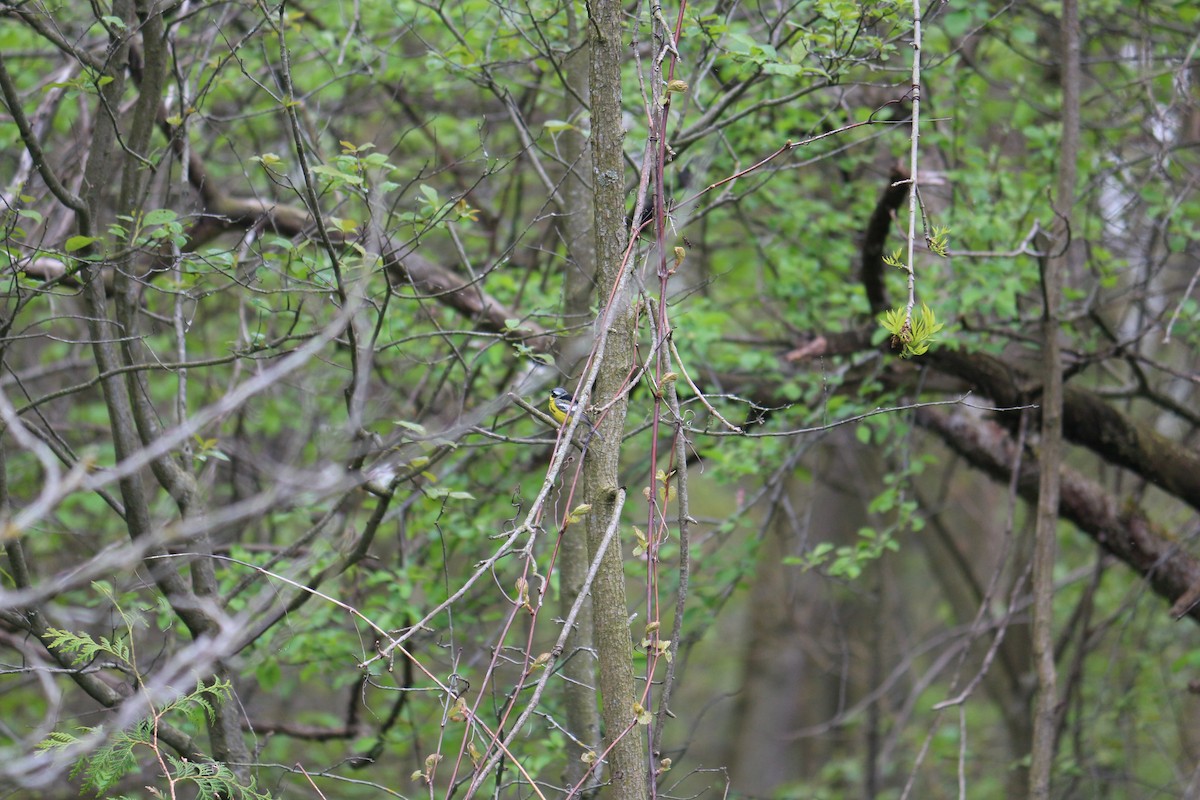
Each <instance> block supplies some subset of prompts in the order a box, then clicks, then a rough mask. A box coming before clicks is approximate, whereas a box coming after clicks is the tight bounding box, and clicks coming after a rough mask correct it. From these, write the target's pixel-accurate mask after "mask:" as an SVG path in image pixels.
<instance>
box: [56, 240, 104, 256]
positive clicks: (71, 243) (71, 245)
mask: <svg viewBox="0 0 1200 800" xmlns="http://www.w3.org/2000/svg"><path fill="white" fill-rule="evenodd" d="M98 241H100V239H99V238H97V237H95V236H72V237H71V238H70V239H67V241H66V242H65V243H64V244H63V249H64V250H66V251H67V252H68V253H74V252H75V251H76V250H82V249H83V248H85V247H87V246H88V245H91V244H94V243H96V242H98Z"/></svg>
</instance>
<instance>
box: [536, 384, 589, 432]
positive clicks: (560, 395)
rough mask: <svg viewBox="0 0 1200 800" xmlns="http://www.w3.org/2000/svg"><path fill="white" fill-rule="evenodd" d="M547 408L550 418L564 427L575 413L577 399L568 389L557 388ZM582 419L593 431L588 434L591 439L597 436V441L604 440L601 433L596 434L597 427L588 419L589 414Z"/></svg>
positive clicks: (552, 392)
mask: <svg viewBox="0 0 1200 800" xmlns="http://www.w3.org/2000/svg"><path fill="white" fill-rule="evenodd" d="M546 407H547V408H548V409H549V410H550V416H552V417H554V421H555V422H557V423H558V424H559V425H562V424H563V423H564V422H566V421H567V419H568V418H569V417H570V416H571V415H572V414H574V413H575V407H576V403H575V398H574V397H572V396H571V393H570V392H568V391H567V390H566V389H564V388H562V387H561V386H555V387H554V388H553V389H551V390H550V402H549V403H547V404H546ZM580 419H582V420H583V421H584V422H585V423H586V424H587V426H588V429H589V430H590V431H591V432H590V433H589V434H588V438H589V439H590V438H592V436H595V437H596V438H597V439H602V438H603V437H602V436H600V434H599V433H597V432H596V426H595V425H593V424H592V421H591V420H590V419H588V417H587V414H582V415H580Z"/></svg>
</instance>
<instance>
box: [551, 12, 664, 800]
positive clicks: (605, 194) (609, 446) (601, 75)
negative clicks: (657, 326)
mask: <svg viewBox="0 0 1200 800" xmlns="http://www.w3.org/2000/svg"><path fill="white" fill-rule="evenodd" d="M589 8H590V12H591V18H590V20H589V25H588V38H589V45H590V47H591V59H592V69H591V100H592V103H591V106H592V182H593V197H594V202H595V216H594V220H595V229H596V231H595V236H596V279H597V280H596V285H597V287H598V291H599V292H600V293H601V294H600V297H601V305H602V306H603V305H604V301H605V298H607V295H608V291H609V289H610V288H611V287H613V286H615V285H617V284H618V283H619V282H620V279H621V274H622V270H623V269H624V268H625V267H624V256H625V241H626V230H625V191H624V181H623V180H622V174H623V163H622V156H621V140H622V138H623V137H624V131H623V130H622V127H621V54H622V48H621V24H620V20H621V16H620V15H621V4H620V3H618V2H616V0H597V2H593V3H591V4H590V6H589ZM613 302H614V307H612V308H608V309H605V310H604V311H602V312H601V322H600V325H601V326H607V330H601V331H599V332H598V335H599V336H601V337H606V346H605V348H604V352H605V354H604V360H603V362H602V364H601V367H600V371H599V373H598V375H597V379H596V384H595V387H594V390H593V394H594V396H595V397H597V398H598V399H600V400H604V401H607V400H608V399H609V398H612V397H614V396H616V395H617V394H618V393H619V392H620V390H621V388H622V386H623V384H624V382H625V379H626V377H627V376H628V374H629V371H630V369H631V366H632V364H633V344H634V329H633V309H632V306H631V305H630V303H629V299H628V298H627V297H626V296H624V295H620V296H618V297H617V298H616V299H615V300H614V301H613ZM625 412H626V403H625V402H624V400H622V401H619V402H617V403H614V404H613V406H612V407H611V408H610V409H609V410H608V412H607V413H606V414H605V415H604V417H603V419H602V420H601V422H600V426H599V430H600V434H601V437H602V438H600V437H596V438H595V439H593V441H592V444H591V447H590V448H589V453H588V457H587V463H586V466H585V473H584V476H585V491H586V496H587V498H588V501H589V502H590V503H591V504H592V511H591V513H590V514H589V515H588V517H587V530H588V543H589V548H590V550H591V552H593V553H594V552H596V551H597V550H598V549H599V544H600V541H601V539H602V538H603V536H604V531H605V528H606V527H607V525H608V522H609V520H611V519H612V516H613V514H615V513H620V509H618V508H616V503H615V499H616V495H617V488H618V484H617V458H618V455H619V454H620V444H621V438H620V436H621V430H622V429H623V427H624V422H625ZM568 535H570V534H569V533H568ZM592 598H593V601H594V603H595V605H594V620H595V625H596V632H595V635H596V648H597V652H598V654H599V666H600V676H599V687H600V695H601V699H602V717H603V721H604V745H605V748H606V749H608V764H609V785H610V787H611V789H610V796H611V797H613V798H617V799H618V800H645V798H646V797H648V796H649V795H648V791H649V789H648V785H647V763H648V762H647V755H646V747H645V728H644V727H643V726H641V725H639V724H637V722H636V717H635V714H634V710H633V705H634V702H635V700H636V699H637V695H636V694H635V687H634V675H633V647H632V641H631V639H630V634H629V616H628V610H627V606H626V593H625V574H624V568H623V564H622V559H621V548H620V547H619V546H614V547H609V548H608V550H607V551H606V552H605V555H604V559H603V561H602V563H601V566H600V570H599V572H598V573H597V575H596V580H595V584H594V585H593V588H592Z"/></svg>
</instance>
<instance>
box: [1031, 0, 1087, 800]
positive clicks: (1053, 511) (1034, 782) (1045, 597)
mask: <svg viewBox="0 0 1200 800" xmlns="http://www.w3.org/2000/svg"><path fill="white" fill-rule="evenodd" d="M1061 52H1062V54H1063V64H1062V92H1063V103H1062V107H1063V119H1062V127H1063V132H1062V141H1061V143H1060V145H1059V159H1058V186H1057V188H1056V190H1055V198H1054V201H1055V208H1056V213H1057V215H1058V217H1059V219H1060V220H1061V221H1062V224H1061V225H1060V226H1058V227H1059V230H1060V241H1059V242H1056V243H1055V245H1054V246H1055V247H1056V248H1058V250H1059V252H1060V254H1061V255H1056V256H1053V257H1051V258H1048V259H1046V260H1045V262H1044V263H1043V274H1042V288H1043V292H1044V295H1045V297H1044V302H1045V312H1044V314H1043V321H1042V347H1043V351H1042V358H1043V360H1042V379H1043V384H1042V402H1041V406H1042V437H1041V451H1040V460H1041V479H1040V484H1039V487H1038V508H1037V531H1036V533H1035V543H1034V553H1033V593H1034V594H1033V653H1034V656H1033V657H1034V666H1035V668H1036V671H1037V680H1038V691H1037V696H1036V699H1035V701H1034V714H1033V752H1032V753H1031V754H1030V756H1031V757H1030V768H1029V796H1030V797H1031V798H1034V800H1045V798H1049V796H1050V775H1051V772H1052V767H1053V765H1054V739H1055V730H1056V728H1057V721H1058V713H1057V709H1058V687H1057V676H1056V674H1055V666H1054V616H1053V604H1054V557H1055V549H1056V548H1055V544H1056V542H1055V533H1056V530H1057V528H1058V500H1059V464H1060V462H1061V461H1062V400H1063V386H1062V353H1061V351H1060V348H1059V341H1058V336H1059V326H1060V324H1061V323H1060V319H1059V303H1060V301H1061V296H1062V287H1063V279H1064V273H1066V272H1069V271H1073V270H1071V269H1070V267H1071V263H1070V262H1071V252H1072V250H1074V248H1073V246H1072V244H1071V242H1070V239H1069V237H1070V236H1071V233H1072V226H1071V207H1072V206H1073V205H1074V202H1075V178H1076V176H1075V172H1076V169H1075V165H1076V160H1077V158H1078V154H1079V83H1080V69H1079V10H1078V8H1077V6H1076V0H1063V5H1062V51H1061Z"/></svg>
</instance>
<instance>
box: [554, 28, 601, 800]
mask: <svg viewBox="0 0 1200 800" xmlns="http://www.w3.org/2000/svg"><path fill="white" fill-rule="evenodd" d="M567 8H568V11H567V13H568V14H570V15H571V17H570V22H569V24H570V25H571V28H572V33H573V35H572V36H571V39H572V41H574V40H576V38H577V37H578V36H585V38H586V34H584V33H582V32H581V31H579V30H578V26H576V25H575V17H574V13H573V11H572V7H571V6H569V5H568V7H567ZM590 52H591V49H590V48H589V47H588V46H587V45H586V42H585V44H584V45H583V46H582V47H579V48H578V49H576V50H575V51H574V52H572V53H571V54H570V55H569V56H568V57H567V59H566V62H565V70H564V71H565V73H566V81H567V88H568V89H569V90H570V91H568V92H567V93H566V95H565V96H564V98H563V114H562V118H563V119H566V120H578V119H579V118H580V116H582V115H583V114H584V113H585V112H586V109H585V108H584V107H582V105H581V102H582V103H584V104H586V103H587V101H588V71H589V55H588V54H589V53H590ZM560 146H561V148H562V153H563V156H564V158H565V159H566V162H567V164H568V173H567V175H566V176H565V178H564V180H563V183H562V197H563V201H562V210H563V216H562V233H563V238H564V240H565V241H566V249H567V252H566V262H567V270H566V275H565V277H564V281H563V320H564V323H565V326H566V327H567V328H568V329H570V328H571V327H572V326H574V325H577V324H579V322H580V321H582V320H584V319H586V318H587V315H588V314H589V313H590V311H591V306H592V302H593V300H594V298H595V293H594V292H593V291H592V287H593V285H594V284H595V279H596V238H595V236H594V235H593V231H594V227H593V224H592V223H593V216H594V214H595V206H594V204H593V203H592V181H591V180H589V178H588V176H589V175H590V174H591V167H592V161H591V151H590V149H589V148H588V146H587V138H586V136H585V135H584V134H583V132H582V131H580V130H571V131H568V132H566V133H565V134H564V135H563V137H562V140H561V143H560ZM570 366H573V365H570ZM572 374H574V373H573V372H572ZM597 443H598V441H597ZM560 558H561V562H560V563H561V565H562V566H561V568H560V570H559V585H560V587H561V591H560V592H559V608H560V615H561V616H562V617H563V618H564V619H566V617H567V614H568V613H569V612H570V610H571V607H572V606H573V605H574V603H575V599H576V598H577V597H578V596H579V592H580V589H581V588H582V586H583V583H584V580H585V579H586V577H587V573H588V567H589V565H590V564H591V556H590V550H589V548H588V542H587V539H586V537H583V536H579V535H575V536H564V537H563V540H562V544H561V546H560ZM592 613H593V609H592V601H591V598H590V597H589V598H586V599H585V600H584V605H583V607H582V609H581V610H580V613H579V615H578V617H576V623H575V629H574V630H573V631H572V632H571V634H570V636H569V638H568V639H567V644H566V655H567V660H566V663H564V664H563V668H562V676H563V679H564V683H563V703H564V706H565V708H566V716H567V727H568V729H569V730H570V731H571V733H572V735H574V736H575V737H576V738H577V739H578V740H579V741H581V742H583V743H584V745H586V746H587V747H589V748H591V749H593V750H594V751H595V752H597V753H599V751H600V750H599V748H600V714H599V710H598V709H597V706H596V670H595V664H594V655H593V654H594V644H595V628H594V626H593V624H592ZM587 770H588V765H587V763H585V762H584V761H582V760H581V759H578V758H569V759H567V763H566V767H565V770H564V775H563V782H564V783H565V784H566V785H568V786H575V785H577V784H578V783H579V782H580V781H581V780H583V778H584V774H585V773H586V772H587ZM598 773H599V771H598V770H597V771H596V772H593V773H592V775H593V780H595V778H596V777H597V776H598Z"/></svg>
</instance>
